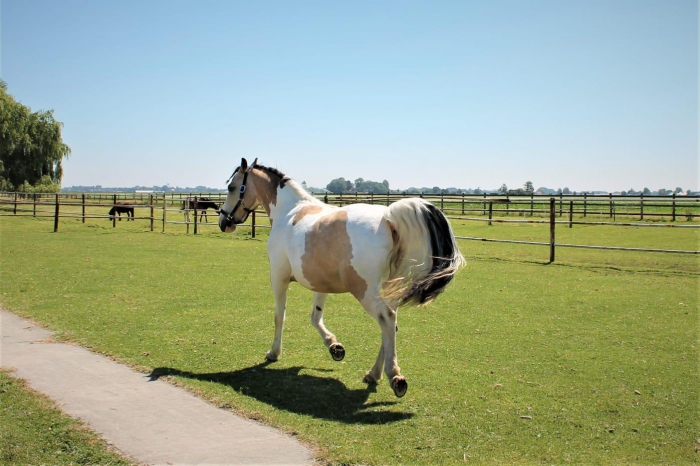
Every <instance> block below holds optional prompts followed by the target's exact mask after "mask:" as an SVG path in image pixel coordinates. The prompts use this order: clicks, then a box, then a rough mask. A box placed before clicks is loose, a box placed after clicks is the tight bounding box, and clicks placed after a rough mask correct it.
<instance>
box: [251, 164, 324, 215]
mask: <svg viewBox="0 0 700 466" xmlns="http://www.w3.org/2000/svg"><path fill="white" fill-rule="evenodd" d="M266 175H267V176H256V177H255V178H253V182H254V183H255V188H256V191H257V197H258V201H260V203H261V204H262V206H263V208H264V209H265V212H266V213H267V214H268V216H269V217H270V220H272V221H274V220H276V219H277V218H280V217H283V216H285V215H287V214H288V213H289V212H290V211H291V210H292V209H293V208H294V207H295V206H296V205H297V204H299V203H300V202H320V201H318V200H317V199H316V198H314V197H313V196H311V195H310V194H309V193H307V192H306V190H305V189H304V188H302V187H301V185H300V184H299V183H297V182H296V181H294V180H292V179H291V178H286V177H285V178H284V179H276V177H272V178H271V177H269V174H266Z"/></svg>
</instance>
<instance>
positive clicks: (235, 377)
mask: <svg viewBox="0 0 700 466" xmlns="http://www.w3.org/2000/svg"><path fill="white" fill-rule="evenodd" d="M271 364H272V363H270V362H264V363H261V364H258V365H255V366H252V367H248V368H245V369H241V370H238V371H233V372H216V373H210V374H197V373H194V372H186V371H181V370H178V369H173V368H169V367H159V368H156V369H154V370H153V372H151V374H150V375H149V377H150V379H151V380H157V379H158V378H159V377H163V376H168V375H173V376H179V377H186V378H189V379H195V380H203V381H207V382H213V383H218V384H221V385H225V386H228V387H230V388H232V389H233V390H235V391H237V392H238V393H241V394H243V395H246V396H250V397H253V398H255V399H256V400H258V401H261V402H263V403H266V404H269V405H270V406H274V407H275V408H277V409H283V410H285V411H289V412H292V413H297V414H304V415H308V416H313V417H314V418H317V419H327V420H332V421H339V422H344V423H346V424H385V423H389V422H396V421H402V420H406V419H410V418H411V417H413V414H412V413H401V412H395V411H385V410H373V409H372V408H376V407H380V406H393V405H395V404H396V402H394V401H390V402H381V403H367V400H368V399H369V395H370V393H373V392H375V391H376V386H374V385H369V386H368V387H367V388H363V389H358V390H350V389H348V388H347V387H346V386H345V385H344V384H343V383H342V382H340V381H338V380H336V379H333V378H327V377H319V376H316V375H310V374H299V372H300V371H301V370H302V369H305V368H304V367H300V366H297V367H289V368H285V369H272V368H270V367H268V366H270V365H271ZM317 371H320V372H330V371H328V370H323V369H317Z"/></svg>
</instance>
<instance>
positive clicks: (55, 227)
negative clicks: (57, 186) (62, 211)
mask: <svg viewBox="0 0 700 466" xmlns="http://www.w3.org/2000/svg"><path fill="white" fill-rule="evenodd" d="M53 215H54V217H53V232H54V233H56V232H57V231H58V193H57V194H56V210H55V211H54V214H53Z"/></svg>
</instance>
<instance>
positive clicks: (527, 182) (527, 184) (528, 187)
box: [523, 181, 535, 194]
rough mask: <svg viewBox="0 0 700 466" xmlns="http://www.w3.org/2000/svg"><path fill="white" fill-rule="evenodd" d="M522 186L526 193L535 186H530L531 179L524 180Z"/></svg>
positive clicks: (533, 190) (533, 189) (531, 191)
mask: <svg viewBox="0 0 700 466" xmlns="http://www.w3.org/2000/svg"><path fill="white" fill-rule="evenodd" d="M523 188H524V189H525V192H526V193H528V194H530V193H534V192H535V188H534V187H533V186H532V181H526V182H525V184H524V185H523Z"/></svg>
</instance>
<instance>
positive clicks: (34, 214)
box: [33, 193, 36, 217]
mask: <svg viewBox="0 0 700 466" xmlns="http://www.w3.org/2000/svg"><path fill="white" fill-rule="evenodd" d="M33 211H34V213H33V216H34V217H36V193H34V209H33Z"/></svg>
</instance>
